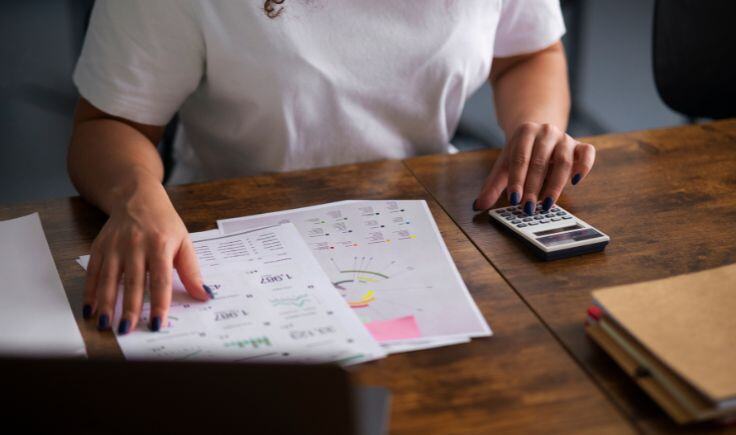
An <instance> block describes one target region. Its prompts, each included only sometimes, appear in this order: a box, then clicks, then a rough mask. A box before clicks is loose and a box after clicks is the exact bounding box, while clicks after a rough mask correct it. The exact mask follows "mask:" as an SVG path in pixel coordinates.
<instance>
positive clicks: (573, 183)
mask: <svg viewBox="0 0 736 435" xmlns="http://www.w3.org/2000/svg"><path fill="white" fill-rule="evenodd" d="M581 178H583V176H582V175H580V174H575V176H574V177H572V185H573V186H574V185H576V184H578V183H579V182H580V179H581Z"/></svg>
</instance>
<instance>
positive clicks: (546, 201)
mask: <svg viewBox="0 0 736 435" xmlns="http://www.w3.org/2000/svg"><path fill="white" fill-rule="evenodd" d="M554 203H555V200H554V199H552V197H551V196H548V197H546V198H544V202H543V203H542V209H544V211H549V209H551V208H552V204H554Z"/></svg>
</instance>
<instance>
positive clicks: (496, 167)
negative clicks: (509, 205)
mask: <svg viewBox="0 0 736 435" xmlns="http://www.w3.org/2000/svg"><path fill="white" fill-rule="evenodd" d="M505 154H506V149H504V151H502V152H501V155H500V156H499V157H498V159H496V162H495V163H494V164H493V169H491V173H490V174H489V175H488V177H487V178H486V181H485V183H484V184H483V189H482V190H481V192H480V194H479V195H478V198H477V199H476V200H475V201H474V202H473V210H475V211H479V210H486V209H489V208H491V207H492V206H493V204H495V203H496V201H498V198H499V197H500V196H501V194H502V193H503V190H504V189H505V188H506V184H507V183H508V181H509V165H508V159H507V158H506V155H505Z"/></svg>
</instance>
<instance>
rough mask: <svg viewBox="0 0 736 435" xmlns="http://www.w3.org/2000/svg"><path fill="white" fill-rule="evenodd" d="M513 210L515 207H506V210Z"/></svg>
mask: <svg viewBox="0 0 736 435" xmlns="http://www.w3.org/2000/svg"><path fill="white" fill-rule="evenodd" d="M514 210H516V207H509V208H507V209H506V211H514Z"/></svg>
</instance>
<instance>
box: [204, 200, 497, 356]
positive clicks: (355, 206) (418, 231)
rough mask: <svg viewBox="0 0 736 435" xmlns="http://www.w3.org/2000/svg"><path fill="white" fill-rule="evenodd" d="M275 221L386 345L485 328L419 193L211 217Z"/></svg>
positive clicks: (439, 339) (445, 339) (435, 341)
mask: <svg viewBox="0 0 736 435" xmlns="http://www.w3.org/2000/svg"><path fill="white" fill-rule="evenodd" d="M281 222H291V223H293V224H294V225H295V226H296V228H297V230H298V231H299V234H300V235H301V236H302V238H303V239H304V240H305V241H306V242H307V244H308V245H309V249H310V250H311V251H312V253H313V254H314V256H315V257H316V258H317V261H318V262H319V264H320V265H321V266H322V270H324V272H325V273H326V274H327V275H328V276H329V278H330V281H331V282H332V283H333V285H334V286H335V288H337V290H338V291H339V293H340V294H341V295H342V296H343V297H344V298H345V300H346V301H347V302H348V304H349V305H350V307H351V308H352V309H353V310H354V312H355V314H356V315H357V316H358V317H359V318H360V319H361V321H362V322H363V323H364V324H365V326H366V328H367V329H368V330H369V331H370V332H371V334H372V335H373V337H374V338H375V339H376V340H378V341H379V342H380V343H381V344H383V345H384V347H385V349H386V350H387V351H388V352H390V353H393V352H403V351H409V350H417V349H424V348H427V347H434V346H443V345H447V344H453V343H462V342H467V341H468V340H469V339H470V338H472V337H482V336H488V335H491V330H490V328H489V327H488V324H487V323H486V321H485V319H484V318H483V316H482V315H481V314H480V311H479V310H478V307H477V306H476V305H475V302H474V301H473V299H472V297H471V296H470V293H469V292H468V290H467V288H466V287H465V283H463V280H462V278H461V277H460V274H459V273H458V271H457V268H456V267H455V263H454V262H453V261H452V257H450V253H449V252H448V250H447V247H446V246H445V243H444V241H443V240H442V236H441V235H440V232H439V230H438V228H437V224H436V223H435V221H434V219H433V217H432V214H431V212H430V211H429V208H428V207H427V203H426V202H425V201H416V200H399V201H386V200H382V201H341V202H335V203H330V204H323V205H318V206H314V207H305V208H300V209H294V210H287V211H283V212H276V213H267V214H262V215H256V216H248V217H242V218H236V219H227V220H220V221H218V222H217V224H218V227H219V228H220V231H221V232H222V233H223V234H230V233H233V232H237V231H242V230H244V229H247V228H253V227H258V226H263V225H273V224H277V223H281Z"/></svg>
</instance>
